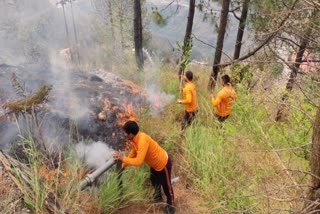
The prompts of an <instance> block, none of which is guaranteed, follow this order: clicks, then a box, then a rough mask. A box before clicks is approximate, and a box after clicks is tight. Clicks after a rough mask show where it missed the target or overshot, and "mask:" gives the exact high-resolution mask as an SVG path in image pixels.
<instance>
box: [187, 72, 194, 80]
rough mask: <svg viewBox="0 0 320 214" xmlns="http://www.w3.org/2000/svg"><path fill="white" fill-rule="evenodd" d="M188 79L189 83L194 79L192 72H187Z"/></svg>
mask: <svg viewBox="0 0 320 214" xmlns="http://www.w3.org/2000/svg"><path fill="white" fill-rule="evenodd" d="M186 77H187V79H188V80H189V81H192V79H193V73H192V71H187V72H186Z"/></svg>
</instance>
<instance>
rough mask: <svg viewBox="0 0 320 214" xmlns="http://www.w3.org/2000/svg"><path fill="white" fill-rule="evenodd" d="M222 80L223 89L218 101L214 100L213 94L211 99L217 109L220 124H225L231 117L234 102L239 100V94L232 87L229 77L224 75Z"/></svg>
mask: <svg viewBox="0 0 320 214" xmlns="http://www.w3.org/2000/svg"><path fill="white" fill-rule="evenodd" d="M221 79H222V86H223V88H222V89H221V90H220V91H219V93H218V95H217V98H216V99H214V97H213V94H211V95H210V99H211V103H212V105H213V106H214V107H216V112H215V114H216V117H217V118H218V120H219V121H220V122H223V121H225V120H226V119H227V118H228V117H229V114H230V112H231V104H232V101H234V100H235V99H237V94H236V92H235V90H234V89H233V88H232V87H231V84H230V77H229V76H228V75H223V76H222V77H221Z"/></svg>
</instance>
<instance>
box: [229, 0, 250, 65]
mask: <svg viewBox="0 0 320 214" xmlns="http://www.w3.org/2000/svg"><path fill="white" fill-rule="evenodd" d="M249 2H250V0H243V5H242V11H241V17H240V22H239V28H238V33H237V40H236V46H235V48H234V55H233V59H234V60H236V59H239V57H240V51H241V45H242V38H243V33H244V28H245V26H246V21H247V15H248V8H249Z"/></svg>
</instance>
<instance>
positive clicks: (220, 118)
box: [216, 114, 229, 122]
mask: <svg viewBox="0 0 320 214" xmlns="http://www.w3.org/2000/svg"><path fill="white" fill-rule="evenodd" d="M228 117H229V115H227V116H219V115H217V114H216V118H217V119H218V120H219V122H223V121H225V120H226V119H227V118H228Z"/></svg>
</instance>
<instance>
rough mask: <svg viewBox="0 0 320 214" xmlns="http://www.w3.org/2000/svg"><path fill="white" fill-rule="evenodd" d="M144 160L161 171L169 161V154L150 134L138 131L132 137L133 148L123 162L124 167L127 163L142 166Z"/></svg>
mask: <svg viewBox="0 0 320 214" xmlns="http://www.w3.org/2000/svg"><path fill="white" fill-rule="evenodd" d="M143 162H146V164H148V165H149V166H150V167H152V168H153V169H155V170H156V171H161V170H162V169H163V168H164V167H165V166H166V164H167V162H168V155H167V152H166V151H165V150H164V149H163V148H162V147H161V146H160V145H159V144H158V143H157V142H156V141H155V140H153V139H152V138H151V137H150V136H149V135H147V134H145V133H143V132H138V133H137V135H136V136H135V137H134V138H133V139H132V148H131V151H130V152H129V154H128V157H124V158H123V159H122V163H123V167H124V166H126V165H133V166H140V165H141V164H142V163H143Z"/></svg>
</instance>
